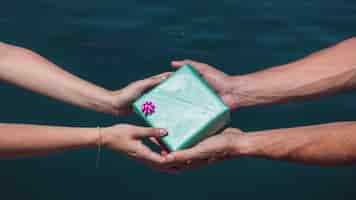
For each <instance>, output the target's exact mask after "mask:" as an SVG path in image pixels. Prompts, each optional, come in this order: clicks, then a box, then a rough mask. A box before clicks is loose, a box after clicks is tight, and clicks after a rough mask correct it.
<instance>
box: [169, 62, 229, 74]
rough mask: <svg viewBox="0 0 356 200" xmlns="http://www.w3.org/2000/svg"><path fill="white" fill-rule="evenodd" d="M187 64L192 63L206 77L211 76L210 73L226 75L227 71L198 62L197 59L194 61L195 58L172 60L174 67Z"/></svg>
mask: <svg viewBox="0 0 356 200" xmlns="http://www.w3.org/2000/svg"><path fill="white" fill-rule="evenodd" d="M185 64H189V65H192V66H193V67H194V68H195V69H196V70H197V71H198V72H199V73H200V74H201V75H202V76H203V77H204V78H209V77H208V76H209V75H214V76H215V75H220V76H226V74H225V73H223V72H221V71H219V70H217V69H215V68H214V67H212V66H210V65H208V64H205V63H201V62H197V61H193V60H189V59H185V60H181V61H172V62H171V66H172V67H173V68H180V67H182V66H183V65H185Z"/></svg>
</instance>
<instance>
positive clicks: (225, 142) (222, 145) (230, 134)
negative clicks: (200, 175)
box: [166, 128, 244, 171]
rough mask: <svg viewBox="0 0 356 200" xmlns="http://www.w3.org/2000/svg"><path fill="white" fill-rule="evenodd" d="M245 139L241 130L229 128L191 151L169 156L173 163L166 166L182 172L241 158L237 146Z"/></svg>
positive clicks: (187, 150)
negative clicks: (233, 158) (236, 157)
mask: <svg viewBox="0 0 356 200" xmlns="http://www.w3.org/2000/svg"><path fill="white" fill-rule="evenodd" d="M243 137H244V133H243V132H242V131H240V130H239V129H233V128H227V129H225V130H224V131H223V132H222V133H220V134H218V135H214V136H211V137H209V138H207V139H205V140H203V141H202V142H200V143H198V144H197V145H196V146H194V147H192V148H190V149H186V150H182V151H177V152H173V153H171V154H168V155H167V156H166V157H167V158H169V159H170V160H173V161H170V162H168V164H166V165H167V166H169V168H170V169H172V170H178V171H180V170H184V169H194V168H199V167H202V166H205V165H208V164H212V163H215V162H218V161H222V160H225V159H228V158H231V157H233V156H239V154H240V153H239V150H238V148H237V146H239V145H237V144H238V143H239V140H241V142H243V140H242V139H243ZM241 146H242V145H241Z"/></svg>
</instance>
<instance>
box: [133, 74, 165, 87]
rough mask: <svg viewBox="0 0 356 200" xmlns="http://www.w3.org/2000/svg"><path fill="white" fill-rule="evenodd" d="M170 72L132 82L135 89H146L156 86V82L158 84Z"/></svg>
mask: <svg viewBox="0 0 356 200" xmlns="http://www.w3.org/2000/svg"><path fill="white" fill-rule="evenodd" d="M170 74H171V72H165V73H162V74H159V75H156V76H152V77H149V78H146V79H143V80H140V81H136V82H135V83H134V87H136V89H137V90H140V91H146V90H148V89H150V88H152V87H154V86H156V85H157V84H159V83H160V82H161V81H163V80H165V79H166V78H168V77H169V75H170Z"/></svg>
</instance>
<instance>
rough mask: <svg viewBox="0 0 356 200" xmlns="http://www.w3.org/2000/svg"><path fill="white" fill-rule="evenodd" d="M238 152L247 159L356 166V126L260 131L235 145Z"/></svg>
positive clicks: (351, 123) (349, 123) (246, 136)
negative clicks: (258, 158) (256, 158)
mask: <svg viewBox="0 0 356 200" xmlns="http://www.w3.org/2000/svg"><path fill="white" fill-rule="evenodd" d="M234 147H235V149H236V152H239V153H240V154H242V155H244V156H248V157H260V158H266V159H274V160H285V161H292V162H299V163H306V164H318V165H343V164H353V163H356V122H339V123H331V124H325V125H317V126H306V127H299V128H289V129H277V130H269V131H260V132H255V133H249V134H246V135H244V136H243V137H242V138H240V140H236V141H235V146H234Z"/></svg>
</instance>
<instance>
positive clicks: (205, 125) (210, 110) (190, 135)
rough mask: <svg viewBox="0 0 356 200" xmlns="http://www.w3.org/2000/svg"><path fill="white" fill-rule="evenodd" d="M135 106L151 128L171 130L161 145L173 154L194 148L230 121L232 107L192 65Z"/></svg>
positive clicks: (182, 68) (174, 74) (147, 94)
mask: <svg viewBox="0 0 356 200" xmlns="http://www.w3.org/2000/svg"><path fill="white" fill-rule="evenodd" d="M150 102H151V103H152V104H151V103H150ZM144 104H145V105H146V106H145V109H146V110H144V109H143V105H144ZM147 106H148V107H147ZM133 107H134V110H135V112H136V113H137V114H138V115H140V116H141V117H142V118H143V119H144V120H145V121H146V122H147V123H148V124H149V125H150V126H152V127H157V128H165V129H167V130H168V135H167V136H165V137H163V138H161V143H162V144H163V145H165V147H166V148H167V149H168V150H170V151H177V150H182V149H185V148H188V147H191V146H193V145H194V144H196V143H198V142H199V141H201V140H202V139H204V138H205V137H208V136H210V135H212V134H215V133H216V132H218V131H219V130H221V129H223V128H224V127H225V126H226V125H227V124H228V122H229V121H230V111H229V108H228V107H227V106H226V105H225V104H224V103H223V101H222V100H221V99H220V97H218V96H217V95H216V94H215V92H214V91H213V89H211V88H210V86H209V85H208V84H207V83H206V82H205V81H204V80H203V79H202V78H201V77H200V75H199V74H198V72H197V71H196V70H195V69H194V68H193V67H192V66H190V65H184V66H182V67H181V68H180V69H179V70H177V71H176V72H175V73H173V74H172V75H171V76H170V77H169V78H167V79H166V80H164V81H163V82H162V83H160V84H159V85H158V86H156V87H155V88H153V89H152V90H150V91H149V92H147V93H146V94H144V95H143V96H141V97H140V98H139V99H138V100H136V101H135V102H134V104H133ZM147 108H149V109H150V111H152V113H150V112H146V111H147Z"/></svg>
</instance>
